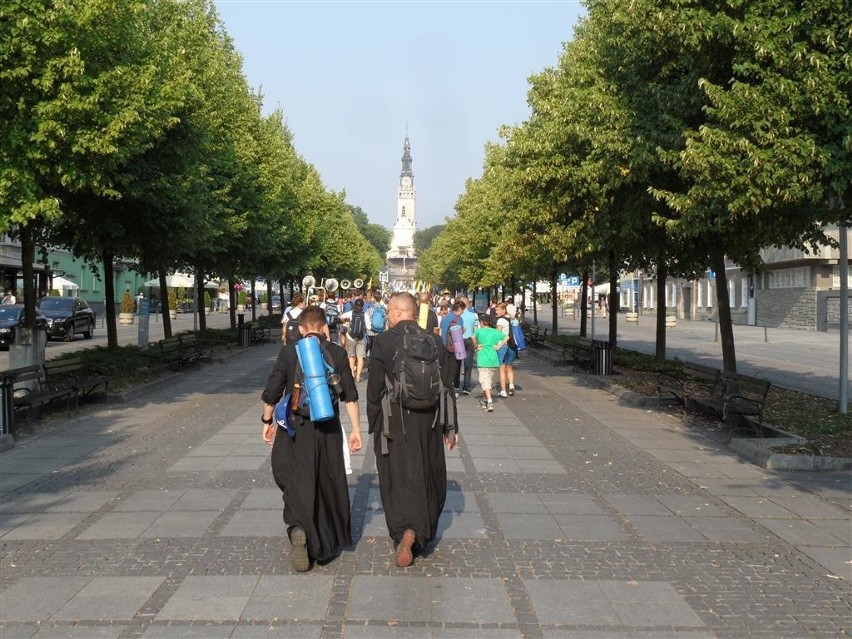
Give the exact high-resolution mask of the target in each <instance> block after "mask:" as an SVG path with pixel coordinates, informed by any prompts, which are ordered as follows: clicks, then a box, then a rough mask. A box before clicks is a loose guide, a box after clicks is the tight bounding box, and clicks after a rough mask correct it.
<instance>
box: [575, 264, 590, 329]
mask: <svg viewBox="0 0 852 639" xmlns="http://www.w3.org/2000/svg"><path fill="white" fill-rule="evenodd" d="M575 305H576V302H575ZM588 312H589V271H588V270H585V271H583V283H582V284H581V285H580V337H586V325H587V324H588V321H587V320H586V314H587V313H588Z"/></svg>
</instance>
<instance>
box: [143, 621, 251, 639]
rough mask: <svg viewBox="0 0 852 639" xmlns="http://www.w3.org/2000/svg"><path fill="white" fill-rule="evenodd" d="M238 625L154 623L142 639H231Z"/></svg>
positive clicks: (146, 630)
mask: <svg viewBox="0 0 852 639" xmlns="http://www.w3.org/2000/svg"><path fill="white" fill-rule="evenodd" d="M235 628H236V624H195V625H187V624H179V623H169V624H166V623H157V622H155V623H153V624H151V625H150V626H148V627H147V628H146V629H145V632H143V633H142V636H141V639H231V637H233V633H234V629H235Z"/></svg>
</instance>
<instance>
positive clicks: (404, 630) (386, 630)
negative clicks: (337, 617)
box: [343, 622, 471, 639]
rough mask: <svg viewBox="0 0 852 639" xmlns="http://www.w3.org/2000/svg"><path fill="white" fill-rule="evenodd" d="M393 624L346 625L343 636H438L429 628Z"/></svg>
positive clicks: (390, 638)
mask: <svg viewBox="0 0 852 639" xmlns="http://www.w3.org/2000/svg"><path fill="white" fill-rule="evenodd" d="M392 624H393V625H387V626H385V625H383V626H379V625H374V624H371V625H366V624H363V623H358V624H355V623H344V624H343V636H344V637H346V639H433V637H435V636H436V635H435V634H434V632H435V631H434V630H433V629H432V628H430V627H428V626H422V625H416V626H409V625H403V626H400V625H397V624H396V622H392ZM442 630H443V629H442ZM468 636H471V635H468Z"/></svg>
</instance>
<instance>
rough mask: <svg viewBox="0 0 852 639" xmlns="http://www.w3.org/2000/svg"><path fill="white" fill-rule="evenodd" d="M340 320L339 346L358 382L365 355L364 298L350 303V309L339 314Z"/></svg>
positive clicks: (365, 324)
mask: <svg viewBox="0 0 852 639" xmlns="http://www.w3.org/2000/svg"><path fill="white" fill-rule="evenodd" d="M340 321H341V322H342V323H343V326H342V328H341V330H340V341H341V346H343V347H344V348H345V349H346V354H347V355H348V356H349V366H350V367H351V368H352V376H353V377H354V378H355V381H356V382H357V383H360V382H361V375H362V374H363V372H364V361H365V360H366V357H367V317H366V315H365V313H364V300H362V299H361V298H360V297H359V298H357V299H356V300H355V301H354V302H353V304H352V310H351V311H344V312H343V313H342V314H341V315H340Z"/></svg>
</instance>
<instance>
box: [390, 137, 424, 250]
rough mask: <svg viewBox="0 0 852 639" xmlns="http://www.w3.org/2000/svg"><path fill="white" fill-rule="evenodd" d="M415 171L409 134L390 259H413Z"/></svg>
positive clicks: (400, 175) (405, 144) (403, 161)
mask: <svg viewBox="0 0 852 639" xmlns="http://www.w3.org/2000/svg"><path fill="white" fill-rule="evenodd" d="M415 193H416V191H415V189H414V173H412V171H411V144H410V143H409V141H408V135H406V136H405V143H404V144H403V147H402V171H401V172H400V174H399V189H398V190H397V196H396V222H395V223H394V225H393V237H392V238H391V246H390V250H389V251H388V254H387V257H388V259H400V258H406V259H412V260H413V258H414V257H415V255H414V231H416V230H417V222H416V221H415V219H416V218H415V217H414V206H415V202H416V195H415Z"/></svg>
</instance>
